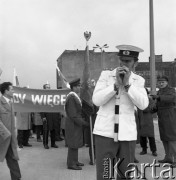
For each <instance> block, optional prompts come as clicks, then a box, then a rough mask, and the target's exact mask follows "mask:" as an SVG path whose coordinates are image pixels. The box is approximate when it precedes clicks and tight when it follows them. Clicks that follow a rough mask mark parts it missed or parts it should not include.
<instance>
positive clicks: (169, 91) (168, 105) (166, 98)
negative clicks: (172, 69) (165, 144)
mask: <svg viewBox="0 0 176 180" xmlns="http://www.w3.org/2000/svg"><path fill="white" fill-rule="evenodd" d="M158 95H159V98H160V99H159V100H158V101H157V107H158V112H157V114H158V125H159V132H160V138H161V140H162V141H176V114H175V112H174V107H175V98H176V93H175V89H174V88H172V87H169V86H167V87H165V88H163V89H160V90H159V91H158Z"/></svg>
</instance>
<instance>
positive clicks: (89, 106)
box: [80, 45, 93, 115]
mask: <svg viewBox="0 0 176 180" xmlns="http://www.w3.org/2000/svg"><path fill="white" fill-rule="evenodd" d="M90 76H91V73H90V61H89V47H88V45H87V46H86V49H85V55H84V69H83V75H82V84H81V85H82V88H81V96H80V97H81V99H82V101H83V104H84V107H83V108H85V109H86V111H85V112H87V114H88V115H91V114H92V113H93V102H92V89H91V87H90V85H89V83H90Z"/></svg>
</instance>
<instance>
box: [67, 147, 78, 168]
mask: <svg viewBox="0 0 176 180" xmlns="http://www.w3.org/2000/svg"><path fill="white" fill-rule="evenodd" d="M77 163H78V149H75V148H68V155H67V166H68V167H71V166H73V165H76V164H77Z"/></svg>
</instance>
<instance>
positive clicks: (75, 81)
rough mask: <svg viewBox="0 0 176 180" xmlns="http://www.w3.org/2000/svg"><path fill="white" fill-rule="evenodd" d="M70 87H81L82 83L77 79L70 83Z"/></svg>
mask: <svg viewBox="0 0 176 180" xmlns="http://www.w3.org/2000/svg"><path fill="white" fill-rule="evenodd" d="M69 84H70V86H72V87H73V86H78V85H80V84H81V83H80V78H77V79H74V80H73V81H70V83H69Z"/></svg>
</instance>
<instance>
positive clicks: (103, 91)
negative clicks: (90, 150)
mask: <svg viewBox="0 0 176 180" xmlns="http://www.w3.org/2000/svg"><path fill="white" fill-rule="evenodd" d="M117 48H118V49H119V53H118V56H119V59H120V66H119V67H117V68H116V69H114V70H113V71H102V73H101V75H100V78H99V80H98V81H97V84H96V87H95V90H94V93H93V97H92V100H93V103H94V104H95V105H96V106H100V108H99V111H98V112H97V118H96V121H95V125H94V131H93V132H94V134H95V146H96V171H97V180H103V179H113V178H114V177H113V172H114V170H115V172H116V173H117V179H118V180H119V179H128V175H129V174H127V173H126V172H127V170H128V167H127V166H128V165H129V163H133V162H134V152H135V144H136V140H137V128H136V122H135V116H134V109H135V106H137V107H138V108H139V109H141V110H143V109H145V108H147V106H148V104H149V101H148V97H147V93H146V90H145V89H144V83H145V80H144V79H143V78H142V77H141V76H139V75H136V74H134V73H133V72H132V71H133V70H134V68H135V67H136V65H137V63H138V55H139V52H142V51H143V50H142V49H140V48H138V47H135V46H130V45H120V46H117ZM116 161H118V163H117V164H116V166H115V169H114V165H115V163H114V162H116ZM111 167H112V168H111Z"/></svg>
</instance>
